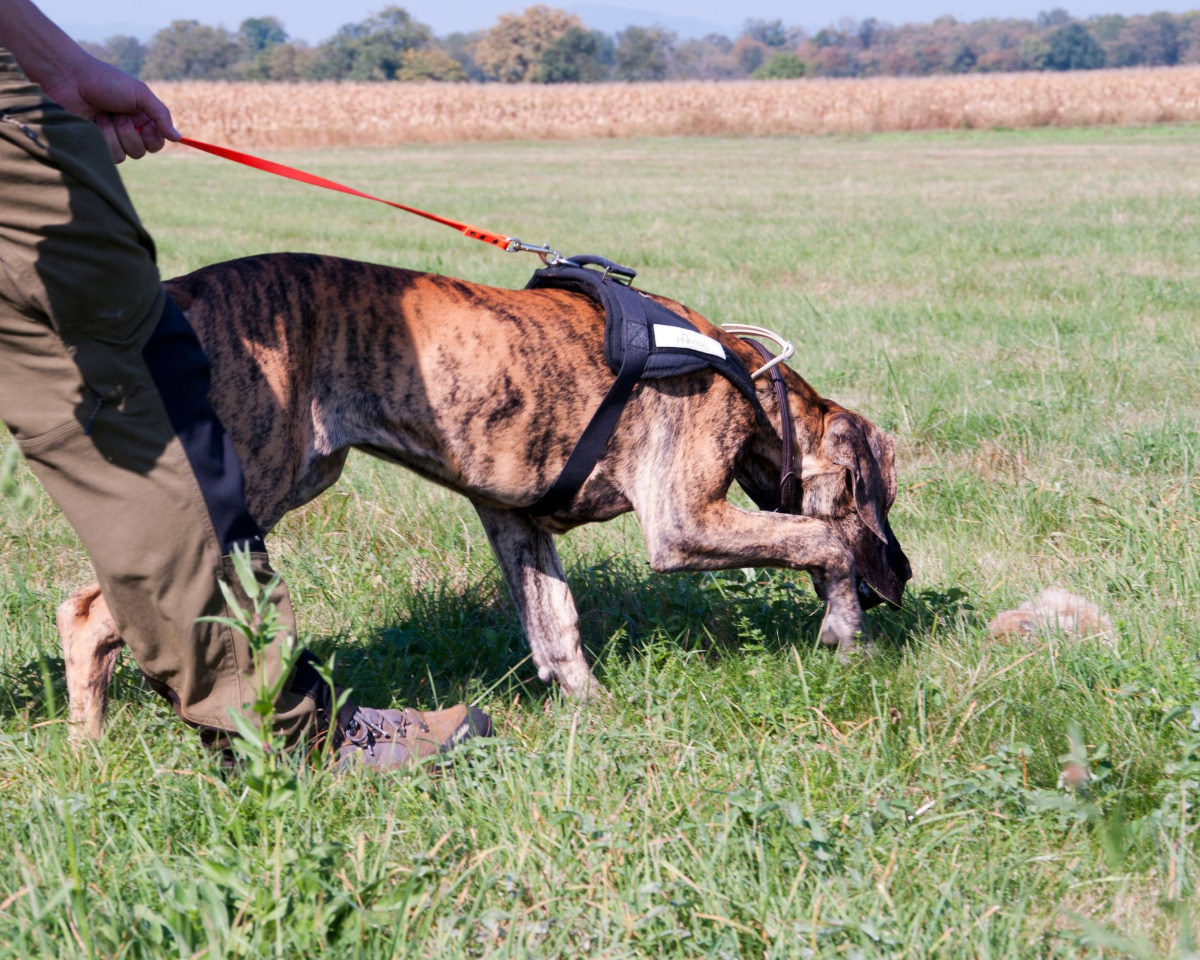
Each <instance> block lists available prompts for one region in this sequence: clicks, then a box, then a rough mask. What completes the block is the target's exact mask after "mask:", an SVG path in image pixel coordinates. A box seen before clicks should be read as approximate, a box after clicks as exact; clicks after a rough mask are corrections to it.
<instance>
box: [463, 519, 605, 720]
mask: <svg viewBox="0 0 1200 960" xmlns="http://www.w3.org/2000/svg"><path fill="white" fill-rule="evenodd" d="M475 509H476V511H478V513H479V519H480V520H482V521H483V529H484V530H486V531H487V535H488V540H489V541H490V542H491V545H492V549H493V550H494V551H495V553H496V559H497V560H498V561H499V562H500V569H501V571H502V572H503V573H504V579H505V580H506V581H507V583H508V589H509V591H510V592H511V593H512V598H513V601H514V602H515V603H516V605H517V614H518V615H519V616H520V618H521V626H523V627H524V628H525V636H526V637H528V638H529V649H530V651H531V652H532V653H533V662H534V665H535V666H536V667H537V671H538V676H539V677H540V678H541V679H542V681H543V682H545V683H549V682H550V681H551V680H556V681H557V682H558V684H559V686H561V687H562V688H563V690H564V691H565V692H566V693H568V694H570V695H571V696H576V697H581V696H588V695H589V694H592V693H597V692H599V691H600V689H601V687H600V684H599V683H598V682H597V681H596V678H595V677H593V676H592V671H591V670H590V669H589V668H588V664H587V660H585V659H584V656H583V648H582V647H581V646H580V643H579V615H578V614H577V613H576V612H575V599H574V597H572V596H571V588H570V587H569V586H568V585H567V578H566V575H565V574H564V573H563V567H562V561H561V560H559V558H558V551H557V550H556V549H555V548H554V536H553V535H552V534H550V533H547V532H546V531H545V530H542V529H541V528H540V527H538V526H537V525H535V524H534V523H533V522H532V521H531V520H530V519H529V518H528V517H527V516H524V515H523V514H520V513H517V512H515V511H513V510H502V509H496V508H494V507H486V506H483V505H482V504H478V503H476V504H475Z"/></svg>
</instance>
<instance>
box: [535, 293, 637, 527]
mask: <svg viewBox="0 0 1200 960" xmlns="http://www.w3.org/2000/svg"><path fill="white" fill-rule="evenodd" d="M624 290H625V288H623V287H618V288H617V295H618V296H621V294H622V292H623V291H624ZM621 300H622V304H621V306H622V307H623V308H624V311H625V314H626V317H627V318H628V317H629V314H630V313H633V312H636V311H641V313H642V317H641V319H642V322H641V323H638V322H636V319H637V318H632V319H633V320H634V322H631V323H626V324H625V326H624V330H623V335H624V341H625V343H624V346H625V353H624V357H623V358H622V360H621V369H620V370H619V371H618V373H617V379H616V380H614V381H613V385H612V386H611V387H609V388H608V393H606V394H605V395H604V399H603V400H601V401H600V406H599V407H597V408H596V412H595V413H593V414H592V419H591V420H589V421H588V425H587V426H586V427H584V429H583V433H582V434H581V435H580V437H579V440H578V441H577V442H576V444H575V449H574V450H572V451H571V455H570V456H569V457H567V462H566V464H564V465H563V468H562V472H561V473H559V475H558V479H557V480H555V481H554V483H553V485H552V486H551V487H550V489H549V490H547V491H546V492H545V493H544V494H543V495H542V496H541V498H540V499H539V500H538V501H537V503H535V504H533V506H531V507H529V512H530V513H531V514H533V515H534V516H535V517H542V516H546V515H548V514H551V513H554V512H556V511H558V510H561V509H562V508H563V507H565V506H566V505H567V504H568V503H570V502H571V500H572V499H573V498H574V496H575V494H576V493H578V492H579V488H580V487H582V486H583V484H584V481H585V480H587V478H588V476H589V475H590V474H591V472H592V469H593V468H594V467H595V466H596V464H597V463H598V462H599V460H600V455H601V454H602V453H604V446H605V444H607V443H608V438H609V437H611V436H612V433H613V431H614V430H615V429H616V428H617V421H618V420H619V419H620V418H621V412H622V411H623V410H624V409H625V403H626V401H627V400H628V399H629V396H630V394H632V393H633V388H634V386H635V385H636V384H637V382H638V381H639V380H641V379H642V374H643V373H644V372H645V370H646V363H647V361H648V360H649V359H650V339H649V337H648V335H647V333H648V329H647V326H646V323H645V311H644V309H643V308H642V305H641V304H640V303H638V298H637V297H636V296H628V297H626V296H621Z"/></svg>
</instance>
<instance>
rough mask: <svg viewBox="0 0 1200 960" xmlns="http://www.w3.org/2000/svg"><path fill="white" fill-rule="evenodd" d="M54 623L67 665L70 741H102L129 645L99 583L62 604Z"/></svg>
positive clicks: (68, 598) (74, 594)
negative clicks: (122, 658)
mask: <svg viewBox="0 0 1200 960" xmlns="http://www.w3.org/2000/svg"><path fill="white" fill-rule="evenodd" d="M55 619H56V620H57V622H58V635H59V637H60V639H61V640H62V648H63V662H64V663H65V664H66V675H67V702H68V704H69V706H70V722H71V727H70V737H71V740H72V741H74V742H77V743H78V742H82V741H83V740H85V739H86V738H89V737H90V738H91V739H93V740H98V739H100V736H101V735H102V734H103V733H104V717H105V715H106V714H107V712H108V688H109V685H110V684H111V683H112V677H113V670H114V669H115V668H116V665H117V657H118V656H119V655H120V653H121V648H122V647H123V646H125V641H124V640H122V639H121V634H120V633H118V632H117V625H116V622H115V621H114V620H113V618H112V614H111V613H109V610H108V604H107V603H105V602H104V597H103V595H102V594H101V593H100V587H99V585H97V584H95V583H92V584H89V585H88V586H86V587H83V588H82V589H80V590H76V591H75V592H74V593H73V594H71V596H69V597H67V599H66V600H64V601H63V602H62V603H60V604H59V605H58V613H57V616H56V618H55Z"/></svg>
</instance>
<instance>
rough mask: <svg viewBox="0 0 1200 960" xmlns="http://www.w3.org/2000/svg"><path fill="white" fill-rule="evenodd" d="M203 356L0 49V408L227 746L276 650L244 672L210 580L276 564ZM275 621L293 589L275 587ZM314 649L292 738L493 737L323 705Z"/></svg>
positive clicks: (81, 147) (139, 629) (123, 608)
mask: <svg viewBox="0 0 1200 960" xmlns="http://www.w3.org/2000/svg"><path fill="white" fill-rule="evenodd" d="M208 377H209V368H208V361H207V358H206V357H205V355H204V352H203V349H202V348H201V346H200V343H199V341H198V340H197V338H196V336H195V334H194V333H193V331H192V330H191V327H190V325H189V324H188V322H187V319H186V317H185V316H184V315H183V314H182V312H181V311H180V310H179V309H178V308H177V307H176V306H175V304H174V303H172V302H171V300H170V298H169V297H167V296H166V295H165V292H164V291H163V289H162V285H161V283H160V282H159V278H158V271H157V268H156V267H155V264H154V247H153V244H152V242H151V240H150V237H149V236H148V235H147V234H146V232H145V230H144V229H143V227H142V225H141V223H140V221H139V220H138V217H137V215H136V213H135V212H134V210H133V207H132V204H131V203H130V201H129V198H128V196H127V195H126V193H125V190H124V187H123V186H122V184H121V181H120V177H119V176H118V175H117V173H116V169H115V167H114V166H113V164H112V162H111V160H110V159H109V157H108V152H107V149H106V147H105V146H104V142H103V139H102V137H101V136H100V134H99V133H98V131H96V130H95V128H94V127H93V126H92V125H91V124H90V123H87V122H86V121H84V120H82V119H80V118H78V117H75V116H72V115H71V114H69V113H66V112H65V111H63V110H61V109H60V108H58V107H57V106H55V105H53V104H51V103H49V102H48V101H45V100H44V99H43V98H42V97H41V94H40V91H38V89H37V87H35V86H33V85H32V84H29V83H28V82H27V81H24V80H23V78H21V77H20V75H19V74H18V73H15V72H14V71H13V69H12V66H11V61H7V62H6V57H5V55H4V54H3V51H0V420H3V421H4V422H5V423H7V424H8V426H9V428H10V430H11V431H12V433H13V436H14V437H15V438H16V440H17V442H18V444H19V445H20V448H21V450H22V452H23V453H24V454H25V457H26V459H27V460H28V461H29V463H30V465H31V467H32V469H33V471H34V473H35V475H36V476H37V477H38V478H39V479H40V480H41V482H42V483H43V484H44V485H45V487H46V489H47V491H48V492H49V493H50V495H51V497H53V499H54V500H55V502H56V503H58V505H59V506H60V507H61V508H62V510H63V512H64V514H66V516H67V519H68V520H69V521H70V522H71V524H72V526H73V527H74V528H75V530H76V532H77V533H78V534H79V537H80V539H81V540H82V541H83V544H84V546H85V547H86V549H87V550H88V553H89V555H90V556H91V559H92V563H93V565H94V567H95V569H96V575H97V579H98V580H99V582H100V587H101V590H102V591H103V595H104V598H105V599H106V600H107V603H108V607H109V609H110V610H111V612H112V615H113V618H114V620H115V621H116V625H117V628H118V629H119V630H120V633H121V635H122V638H123V639H124V640H125V642H126V643H127V644H128V646H129V648H130V650H131V651H132V652H133V654H134V656H135V658H136V659H137V661H138V665H139V666H140V667H141V669H142V671H143V672H144V673H145V674H146V676H147V677H148V678H149V680H150V683H151V684H152V685H153V686H154V688H155V689H156V690H158V691H159V692H160V693H162V694H163V695H164V696H165V697H166V698H167V699H168V700H169V701H170V702H171V703H172V705H173V706H174V707H175V709H176V711H177V712H178V713H179V715H180V716H181V717H182V718H183V719H184V720H186V721H188V722H190V723H192V724H194V725H196V726H199V727H201V728H202V729H203V730H204V731H206V734H207V739H209V740H210V742H212V741H220V740H221V739H222V738H223V733H225V732H230V731H232V729H233V725H232V723H231V721H230V712H231V711H234V710H241V709H243V708H244V706H245V705H246V704H247V703H249V702H250V701H251V700H252V699H253V698H254V690H255V685H256V684H258V683H267V684H274V682H275V681H276V680H277V679H278V678H279V676H280V673H281V670H282V664H281V660H280V647H279V644H278V643H276V644H272V645H271V646H270V647H268V648H267V651H266V656H265V659H264V662H263V663H262V665H261V667H262V670H261V674H258V675H256V673H255V666H254V663H253V659H252V656H251V651H250V649H249V645H248V643H247V642H246V640H245V638H244V637H243V636H242V635H241V634H240V633H239V632H237V631H233V630H231V629H229V628H228V627H227V626H224V625H222V624H219V623H212V622H203V623H197V622H196V621H197V618H199V617H211V616H218V617H221V616H228V615H229V611H228V610H227V608H226V604H225V602H224V599H223V596H222V594H221V592H220V588H219V581H222V580H223V581H225V582H226V583H228V584H230V585H231V586H232V587H233V589H234V590H235V592H237V591H238V587H237V578H236V577H235V576H234V575H233V569H232V563H231V560H230V557H229V554H230V552H231V550H232V549H233V548H234V547H236V546H240V547H243V548H249V549H250V550H251V551H252V558H253V561H254V567H255V572H256V576H258V578H259V579H260V580H261V581H263V582H265V581H266V580H267V579H268V578H269V577H270V576H271V571H270V568H269V566H268V564H267V557H266V553H265V550H264V548H263V544H262V534H261V532H260V530H259V528H258V525H257V523H256V522H255V520H254V518H253V517H252V516H251V515H250V513H249V510H248V509H247V507H246V504H245V499H244V495H243V488H242V475H241V468H240V465H239V464H238V462H237V456H236V454H235V453H234V450H233V447H232V445H231V444H230V443H229V441H228V438H227V437H226V436H225V433H224V430H223V429H222V427H221V424H220V421H219V420H218V418H217V416H216V413H215V412H214V411H213V409H212V407H211V405H210V404H209V403H208V399H207V397H208V388H209V379H208ZM273 599H274V602H275V604H276V606H277V608H278V609H279V612H280V615H281V618H282V620H283V622H284V624H285V625H286V627H287V629H288V630H290V631H294V619H293V615H292V610H291V605H290V602H289V600H288V595H287V591H286V589H285V588H284V587H283V586H282V585H280V586H279V587H278V588H277V591H276V594H275V596H274V598H273ZM331 706H332V704H331V698H330V692H329V690H328V688H327V686H326V685H325V684H324V683H323V682H322V681H321V680H320V678H319V677H318V676H317V673H316V671H315V670H314V669H313V666H312V663H311V658H310V659H309V660H307V661H304V662H302V663H301V664H300V666H299V667H297V669H296V670H295V672H294V674H293V676H292V677H291V678H289V682H288V685H287V686H286V687H285V689H284V692H283V694H282V695H281V696H280V697H279V698H278V699H277V702H276V721H277V729H279V731H280V732H282V733H283V734H284V735H285V736H286V737H287V739H288V741H289V742H290V743H295V742H298V741H299V740H301V739H302V738H304V737H305V736H308V737H309V738H310V740H318V739H320V738H321V737H323V736H324V734H325V733H326V732H327V731H332V738H333V741H334V743H333V746H334V747H335V748H337V749H338V757H339V760H340V762H341V764H342V765H343V766H348V765H354V764H362V765H365V766H368V767H373V768H390V767H395V766H403V765H406V764H407V763H409V762H411V761H413V760H415V759H417V758H419V757H423V756H429V755H432V754H434V753H438V752H443V751H445V750H449V749H451V748H453V747H455V746H457V745H458V744H459V743H461V742H462V741H463V740H465V739H467V738H469V737H471V736H476V735H483V736H486V735H488V734H489V733H490V732H491V722H490V720H489V719H488V717H487V716H486V715H485V714H483V713H482V712H481V711H479V710H476V709H475V708H469V709H468V708H467V707H465V706H463V705H461V704H460V705H458V706H457V707H452V708H450V709H448V710H442V711H436V712H433V713H420V712H418V711H415V710H371V709H369V708H359V707H358V706H357V705H356V704H354V703H353V702H350V703H347V704H346V706H345V707H344V708H343V710H341V711H339V714H338V716H337V718H336V719H335V718H333V717H331V716H330V712H331Z"/></svg>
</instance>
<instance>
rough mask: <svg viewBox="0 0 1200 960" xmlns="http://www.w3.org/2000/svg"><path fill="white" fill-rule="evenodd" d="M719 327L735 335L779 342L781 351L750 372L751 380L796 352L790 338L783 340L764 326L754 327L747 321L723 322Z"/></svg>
mask: <svg viewBox="0 0 1200 960" xmlns="http://www.w3.org/2000/svg"><path fill="white" fill-rule="evenodd" d="M721 329H722V330H727V331H729V332H730V333H732V334H734V335H735V336H747V337H756V338H758V339H759V340H770V341H771V342H772V343H777V344H779V348H780V349H781V350H782V351H783V352H782V353H780V354H779V355H778V356H777V357H775V359H773V360H772V361H771V362H770V363H767V364H764V365H763V366H761V367H759V368H758V369H757V370H755V371H754V372H753V373H752V374H750V379H751V380H757V379H758V378H759V377H761V376H762V375H763V374H764V373H766V372H767V371H768V370H770V369H771V368H772V367H773V366H775V364H777V363H783V362H784V361H785V360H787V359H789V358H790V357H791V356H792V354H794V353H795V352H796V348H795V347H794V346H792V341H791V340H784V339H783V337H781V336H780V335H779V334H777V333H772V332H771V331H770V330H767V329H766V328H765V327H755V326H752V325H751V324H748V323H724V324H722V325H721Z"/></svg>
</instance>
